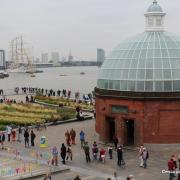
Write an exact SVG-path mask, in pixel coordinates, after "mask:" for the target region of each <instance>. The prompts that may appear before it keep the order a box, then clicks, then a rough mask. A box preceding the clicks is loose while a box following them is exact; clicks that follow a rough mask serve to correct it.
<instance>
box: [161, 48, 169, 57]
mask: <svg viewBox="0 0 180 180" xmlns="http://www.w3.org/2000/svg"><path fill="white" fill-rule="evenodd" d="M161 53H162V57H165V58H167V57H169V54H168V51H167V49H161Z"/></svg>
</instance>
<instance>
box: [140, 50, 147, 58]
mask: <svg viewBox="0 0 180 180" xmlns="http://www.w3.org/2000/svg"><path fill="white" fill-rule="evenodd" d="M146 52H147V50H142V51H141V54H140V58H141V59H145V58H146Z"/></svg>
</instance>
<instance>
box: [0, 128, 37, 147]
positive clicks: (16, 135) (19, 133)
mask: <svg viewBox="0 0 180 180" xmlns="http://www.w3.org/2000/svg"><path fill="white" fill-rule="evenodd" d="M6 132H7V141H8V142H15V141H17V142H20V143H21V142H22V141H23V139H24V146H25V148H29V147H30V146H31V147H34V146H35V142H34V141H35V138H36V135H35V133H34V131H33V129H31V128H28V127H21V126H19V127H18V128H16V127H15V128H13V127H12V126H10V125H8V126H7V127H6ZM1 133H3V134H5V132H3V131H2V132H1ZM4 141H5V136H4ZM4 141H3V144H4Z"/></svg>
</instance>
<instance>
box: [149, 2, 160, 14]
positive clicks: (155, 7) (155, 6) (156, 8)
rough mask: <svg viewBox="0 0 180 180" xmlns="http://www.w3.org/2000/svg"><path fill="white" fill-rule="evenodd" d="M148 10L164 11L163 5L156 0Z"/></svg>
mask: <svg viewBox="0 0 180 180" xmlns="http://www.w3.org/2000/svg"><path fill="white" fill-rule="evenodd" d="M147 12H163V10H162V8H161V6H160V5H159V4H158V3H157V1H156V0H154V2H153V4H152V5H151V6H150V7H149V8H148V10H147Z"/></svg>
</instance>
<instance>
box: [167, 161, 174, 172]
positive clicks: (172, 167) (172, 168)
mask: <svg viewBox="0 0 180 180" xmlns="http://www.w3.org/2000/svg"><path fill="white" fill-rule="evenodd" d="M168 170H169V171H174V170H175V166H174V163H173V161H172V160H169V162H168Z"/></svg>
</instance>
